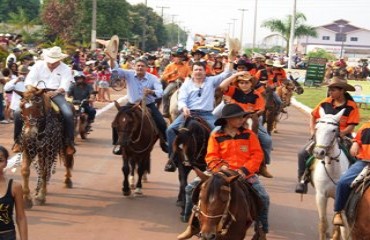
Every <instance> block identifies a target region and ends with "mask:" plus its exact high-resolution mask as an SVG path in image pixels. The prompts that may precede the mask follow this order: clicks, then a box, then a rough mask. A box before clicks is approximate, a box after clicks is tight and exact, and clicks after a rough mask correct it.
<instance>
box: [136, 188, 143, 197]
mask: <svg viewBox="0 0 370 240" xmlns="http://www.w3.org/2000/svg"><path fill="white" fill-rule="evenodd" d="M134 194H135V197H141V196H143V191H141V188H136V189H135V192H134Z"/></svg>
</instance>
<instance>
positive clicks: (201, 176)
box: [194, 167, 209, 182]
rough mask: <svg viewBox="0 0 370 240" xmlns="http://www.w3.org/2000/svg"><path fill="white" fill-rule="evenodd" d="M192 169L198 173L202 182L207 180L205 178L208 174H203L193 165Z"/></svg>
mask: <svg viewBox="0 0 370 240" xmlns="http://www.w3.org/2000/svg"><path fill="white" fill-rule="evenodd" d="M194 171H195V173H196V174H197V175H198V177H199V178H200V180H202V182H205V181H207V179H208V178H209V176H207V175H206V174H204V173H203V172H202V171H201V170H199V169H198V168H196V167H194Z"/></svg>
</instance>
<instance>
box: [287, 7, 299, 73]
mask: <svg viewBox="0 0 370 240" xmlns="http://www.w3.org/2000/svg"><path fill="white" fill-rule="evenodd" d="M296 13H297V0H293V14H292V22H291V25H290V38H289V49H288V50H289V53H288V69H291V68H292V61H293V59H292V57H293V47H294V46H293V45H294V33H295V16H296Z"/></svg>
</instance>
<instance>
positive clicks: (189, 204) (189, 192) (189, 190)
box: [184, 177, 201, 218]
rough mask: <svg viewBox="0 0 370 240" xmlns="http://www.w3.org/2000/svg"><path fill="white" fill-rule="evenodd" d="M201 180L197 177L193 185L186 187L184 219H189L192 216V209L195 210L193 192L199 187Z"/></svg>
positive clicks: (189, 184)
mask: <svg viewBox="0 0 370 240" xmlns="http://www.w3.org/2000/svg"><path fill="white" fill-rule="evenodd" d="M200 181H201V180H200V178H199V177H195V178H194V180H193V181H192V182H191V183H188V185H187V186H186V187H185V209H184V217H185V218H187V217H189V216H190V215H191V212H192V209H193V201H192V196H193V191H194V189H195V188H196V187H197V186H198V185H199V183H200Z"/></svg>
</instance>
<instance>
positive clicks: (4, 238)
mask: <svg viewBox="0 0 370 240" xmlns="http://www.w3.org/2000/svg"><path fill="white" fill-rule="evenodd" d="M0 240H16V234H15V230H13V231H9V232H5V233H0Z"/></svg>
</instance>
